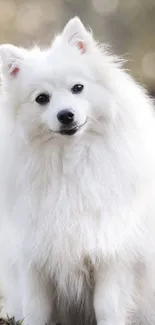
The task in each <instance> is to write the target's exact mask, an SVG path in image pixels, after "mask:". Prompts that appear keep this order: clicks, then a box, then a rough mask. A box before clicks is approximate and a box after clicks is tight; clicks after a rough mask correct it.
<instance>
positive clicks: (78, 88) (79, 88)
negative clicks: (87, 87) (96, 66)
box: [71, 84, 84, 94]
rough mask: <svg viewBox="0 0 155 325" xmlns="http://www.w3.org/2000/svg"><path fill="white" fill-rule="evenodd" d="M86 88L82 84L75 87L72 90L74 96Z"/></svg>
mask: <svg viewBox="0 0 155 325" xmlns="http://www.w3.org/2000/svg"><path fill="white" fill-rule="evenodd" d="M83 88H84V86H83V85H81V84H77V85H74V86H73V87H72V89H71V91H72V93H73V94H79V93H81V91H82V90H83Z"/></svg>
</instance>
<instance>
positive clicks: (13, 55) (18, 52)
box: [0, 44, 24, 78]
mask: <svg viewBox="0 0 155 325" xmlns="http://www.w3.org/2000/svg"><path fill="white" fill-rule="evenodd" d="M0 59H1V62H2V72H3V74H4V75H5V76H8V77H9V76H10V77H12V78H15V77H16V76H17V75H18V73H19V72H20V63H21V61H22V60H23V59H24V56H23V50H22V49H20V48H18V47H16V46H14V45H10V44H4V45H1V46H0Z"/></svg>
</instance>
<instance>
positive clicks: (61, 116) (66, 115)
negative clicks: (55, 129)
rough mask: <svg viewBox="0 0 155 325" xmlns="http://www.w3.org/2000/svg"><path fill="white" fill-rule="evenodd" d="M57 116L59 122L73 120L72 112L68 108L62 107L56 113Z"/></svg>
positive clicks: (68, 122)
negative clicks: (62, 108)
mask: <svg viewBox="0 0 155 325" xmlns="http://www.w3.org/2000/svg"><path fill="white" fill-rule="evenodd" d="M57 118H58V120H59V122H60V123H61V124H66V125H68V124H71V123H72V122H73V121H74V113H73V112H72V111H70V110H68V109H64V110H62V111H60V112H59V113H58V114H57Z"/></svg>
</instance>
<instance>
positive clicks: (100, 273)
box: [94, 265, 134, 325]
mask: <svg viewBox="0 0 155 325" xmlns="http://www.w3.org/2000/svg"><path fill="white" fill-rule="evenodd" d="M130 271H131V270H128V269H126V268H124V266H122V265H119V266H117V265H112V266H110V267H108V268H107V269H106V270H105V267H103V265H100V266H99V268H98V270H97V271H96V273H95V291H94V309H95V315H96V319H97V325H125V324H126V322H127V316H128V315H127V312H129V311H130V310H133V307H134V306H133V301H132V298H133V290H134V279H133V273H132V272H130Z"/></svg>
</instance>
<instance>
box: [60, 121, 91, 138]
mask: <svg viewBox="0 0 155 325" xmlns="http://www.w3.org/2000/svg"><path fill="white" fill-rule="evenodd" d="M86 123H87V119H86V121H85V122H84V123H83V124H81V125H78V124H74V125H72V127H70V128H62V129H60V131H59V132H58V133H60V134H61V135H74V134H75V133H76V132H77V131H79V130H80V129H81V128H82V127H83V126H84V125H85V124H86Z"/></svg>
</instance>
